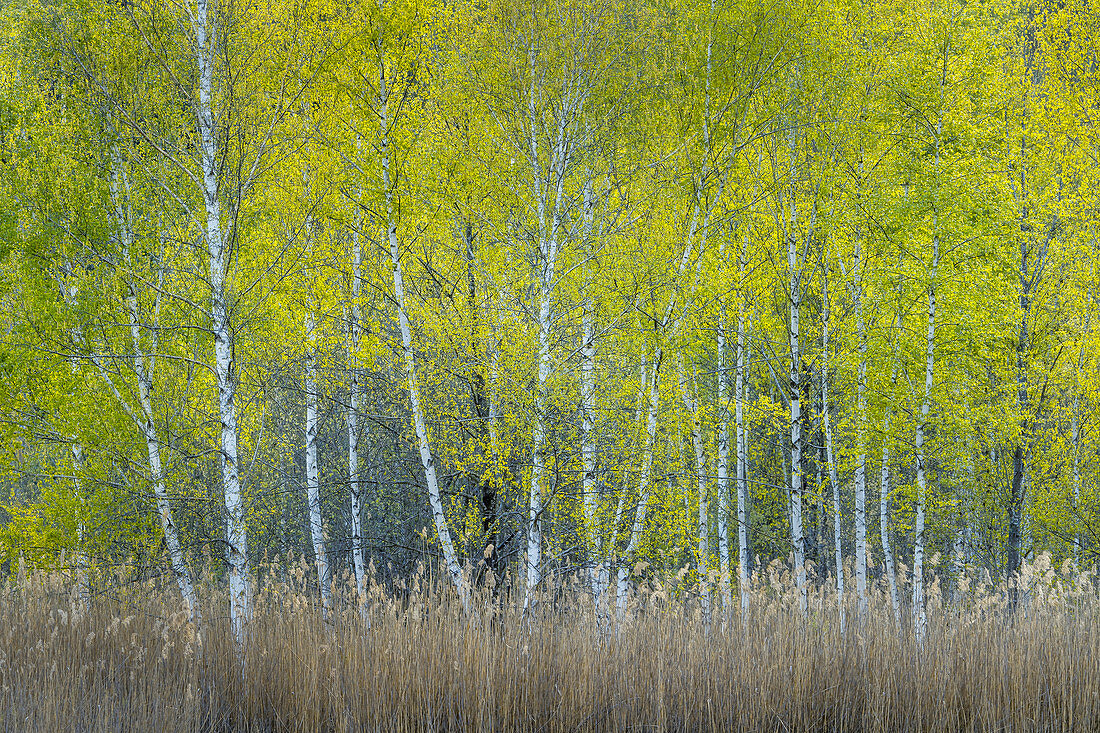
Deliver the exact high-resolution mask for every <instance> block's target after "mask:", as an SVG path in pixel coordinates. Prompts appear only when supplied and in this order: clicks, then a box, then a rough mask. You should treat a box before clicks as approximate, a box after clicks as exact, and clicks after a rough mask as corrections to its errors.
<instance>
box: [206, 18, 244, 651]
mask: <svg viewBox="0 0 1100 733" xmlns="http://www.w3.org/2000/svg"><path fill="white" fill-rule="evenodd" d="M213 13H214V11H213V9H212V8H210V7H209V3H208V0H198V1H197V12H196V13H195V15H194V16H193V31H194V34H195V51H196V57H197V58H196V60H197V62H198V67H199V68H198V71H199V74H198V97H199V98H198V105H197V107H196V110H195V112H196V119H197V127H198V145H199V158H200V162H201V168H202V193H203V204H204V207H205V210H206V231H205V235H206V249H207V257H208V259H209V268H210V272H209V282H210V322H211V330H212V331H213V333H214V366H215V369H214V371H215V377H216V382H217V387H218V415H219V418H220V421H221V451H220V452H221V456H220V460H221V473H222V490H223V493H224V495H225V514H226V530H225V533H226V534H225V540H226V543H225V556H226V558H225V559H226V564H227V565H228V568H229V617H230V625H231V626H232V629H233V636H234V638H235V639H236V641H237V645H238V647H241V646H243V644H244V640H245V625H246V623H247V621H248V619H249V618H250V617H251V615H252V597H251V591H250V588H249V580H248V530H247V527H246V524H245V508H244V497H243V496H242V494H241V480H240V465H239V457H238V448H237V433H238V427H237V405H236V391H237V370H236V365H235V363H234V359H233V342H232V339H233V334H232V329H231V328H230V323H229V297H228V295H229V292H228V291H229V286H228V284H227V283H226V265H227V252H226V247H225V236H224V232H223V231H222V210H221V200H220V197H219V188H220V187H219V184H218V166H219V162H220V161H219V156H218V149H217V141H216V134H217V133H216V129H215V124H214V107H213V104H214V103H213V89H214V59H215V58H216V57H217V52H218V51H217V49H216V48H215V41H214V39H215V37H216V34H215V25H214V17H213Z"/></svg>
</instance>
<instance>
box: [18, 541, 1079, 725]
mask: <svg viewBox="0 0 1100 733" xmlns="http://www.w3.org/2000/svg"><path fill="white" fill-rule="evenodd" d="M290 567H291V568H292V570H291V571H290V572H289V573H287V571H286V570H285V566H284V567H283V568H277V567H275V566H272V568H271V570H270V571H268V572H267V573H266V574H262V575H263V580H262V582H261V583H260V587H259V588H258V589H257V591H256V594H255V606H254V609H255V615H254V617H253V619H252V621H251V623H250V626H249V634H248V638H247V641H246V644H245V647H244V649H245V651H244V653H243V656H241V655H240V654H239V653H238V647H237V645H236V643H235V641H234V638H233V635H232V632H231V629H230V624H229V619H228V618H227V617H213V618H207V619H205V620H204V621H203V623H202V626H201V628H196V627H195V626H194V625H193V624H192V623H191V621H190V617H189V615H188V614H187V613H186V612H185V611H183V610H179V611H177V612H173V610H174V609H178V608H179V607H180V604H179V598H178V595H174V594H173V591H172V588H171V585H170V584H164V587H158V583H157V582H155V581H145V582H129V583H123V582H122V581H121V580H120V579H118V578H116V579H114V580H113V581H112V580H110V579H107V578H100V579H99V582H98V584H97V586H96V587H98V588H101V590H99V591H95V590H93V592H92V593H91V595H90V597H88V598H86V599H85V600H82V599H81V594H80V593H79V592H77V590H76V589H77V588H78V585H77V584H74V582H73V577H72V576H71V575H66V574H62V573H51V574H45V573H30V574H29V575H28V574H27V573H25V572H24V573H22V574H19V577H18V578H17V579H16V580H15V581H14V582H12V583H9V584H8V585H6V586H5V587H4V589H3V593H2V594H0V617H2V618H4V619H7V620H8V622H7V623H6V624H5V628H4V630H3V631H2V632H0V730H4V731H158V733H170V732H173V731H225V732H227V733H228V732H229V731H233V732H236V731H358V730H379V731H413V730H436V731H459V730H462V731H465V730H471V731H597V730H658V731H666V730H668V731H696V730H708V731H709V730H769V731H770V730H774V731H795V730H803V731H812V730H833V731H945V730H981V731H1009V730H1011V731H1027V730H1044V731H1047V730H1051V731H1053V730H1096V729H1097V726H1100V597H1098V595H1097V584H1096V576H1095V571H1081V572H1079V571H1077V569H1076V568H1074V567H1073V566H1072V564H1071V563H1069V562H1067V563H1066V564H1065V565H1063V567H1061V568H1053V567H1051V566H1050V561H1049V558H1048V557H1046V556H1042V557H1040V558H1038V559H1037V560H1036V562H1035V563H1033V564H1031V565H1029V566H1026V567H1025V571H1024V573H1023V574H1022V575H1021V597H1022V599H1023V600H1021V602H1020V605H1019V608H1018V610H1017V612H1016V613H1014V614H1011V613H1009V611H1008V605H1007V594H1006V592H1005V590H1006V589H1005V588H1004V586H1003V585H998V586H993V585H991V584H990V583H989V582H988V579H986V580H985V581H984V582H983V580H982V579H981V578H970V577H969V576H968V575H967V574H964V575H963V576H961V577H960V578H957V579H954V580H953V581H952V582H950V583H946V582H945V586H947V587H942V588H941V586H940V583H939V582H938V580H937V581H936V582H933V583H932V584H931V585H930V587H929V589H928V591H929V595H928V598H927V620H926V622H925V626H924V633H923V636H922V640H921V641H920V643H919V644H918V643H917V641H916V639H915V636H914V634H913V633H912V632H913V627H912V624H911V619H910V614H909V610H908V608H907V604H905V603H904V602H903V603H902V604H901V607H900V609H899V610H900V625H899V619H895V617H894V614H893V613H892V612H891V602H890V598H889V594H888V592H887V591H886V590H885V589H884V588H881V587H879V586H877V585H876V584H872V589H871V601H872V602H871V603H870V610H869V611H867V612H865V613H864V614H863V615H862V617H861V616H860V615H859V612H858V609H856V608H855V607H854V604H849V607H848V608H847V609H846V611H847V614H846V615H847V624H846V629H845V630H843V631H842V629H841V624H842V623H843V622H842V621H841V620H840V617H839V614H838V606H837V603H836V594H835V590H833V589H832V588H831V586H830V585H829V584H823V585H816V586H815V588H814V592H813V593H811V594H810V596H809V607H808V609H807V611H806V613H805V615H803V614H802V612H801V611H800V610H799V604H798V593H797V590H796V588H795V585H794V584H793V582H792V581H791V577H790V573H789V570H788V569H787V568H785V567H783V566H781V565H779V564H778V563H772V564H771V565H770V566H769V567H767V568H765V569H762V570H761V571H760V572H758V573H756V574H754V577H753V587H752V590H751V593H750V594H749V596H750V605H749V612H748V614H747V615H742V614H740V613H739V612H738V609H736V608H734V609H732V614H731V615H730V616H729V617H728V618H727V617H726V616H725V615H724V614H723V613H722V612H721V610H716V611H715V612H714V613H713V614H712V615H711V618H710V620H709V623H708V621H707V620H706V618H705V616H704V615H703V613H701V610H700V604H699V602H698V593H697V590H698V586H696V585H695V584H689V583H686V582H683V578H684V575H683V574H681V575H680V576H679V578H677V577H672V578H665V579H664V580H661V579H657V578H650V579H648V580H647V581H644V582H640V583H639V584H638V585H637V586H635V589H634V591H633V592H632V593H631V596H630V600H629V603H627V604H626V605H625V607H624V608H623V609H622V611H621V614H617V613H616V612H615V609H614V605H613V602H612V597H611V596H609V597H608V598H605V599H604V602H603V603H602V604H601V605H600V606H599V607H597V606H596V604H595V603H594V602H593V597H592V595H591V593H590V591H589V589H588V587H587V586H586V584H585V583H584V582H583V581H582V580H581V579H578V578H570V579H562V578H559V579H558V580H557V582H555V583H549V584H548V585H547V586H546V587H545V589H544V591H543V592H542V593H541V594H540V595H539V596H538V599H537V600H536V601H534V602H533V603H532V604H531V608H530V609H529V610H528V611H526V612H525V611H524V602H523V601H524V599H523V598H522V597H521V594H510V593H506V592H502V593H500V594H498V595H495V596H494V594H493V593H492V592H491V591H490V590H489V589H488V588H487V587H483V588H482V589H481V591H480V592H479V593H475V594H474V596H473V598H472V599H471V601H470V611H469V613H466V612H464V611H463V607H462V604H461V603H460V601H459V597H458V595H457V594H456V593H455V592H454V590H453V588H452V587H451V586H450V585H449V584H448V582H447V580H446V578H445V577H443V578H439V577H430V576H429V574H428V573H425V572H423V569H422V571H421V572H419V573H417V574H416V575H414V576H413V577H411V578H410V579H409V580H408V582H407V583H405V582H401V581H398V582H397V584H395V585H392V586H389V587H384V586H380V585H376V586H374V587H373V588H372V589H371V591H370V593H369V595H368V598H367V599H366V603H365V605H364V606H363V608H362V609H361V608H360V607H359V605H358V603H357V602H356V600H355V584H354V582H353V581H351V580H350V579H345V582H344V583H343V584H342V585H340V584H337V587H336V588H335V589H334V590H335V591H336V592H335V593H334V598H335V600H334V601H333V602H334V604H335V610H332V611H330V612H329V614H330V615H329V618H328V619H327V620H326V619H324V618H323V616H322V608H321V606H320V603H319V600H318V599H319V594H318V593H317V589H316V587H315V583H314V584H311V583H310V582H309V574H308V569H309V568H308V564H307V563H305V562H302V563H299V564H297V565H294V564H291V565H290ZM311 586H312V587H311ZM502 587H509V586H508V584H502ZM513 587H514V586H513ZM905 590H906V589H905V588H904V587H903V588H902V591H903V592H902V594H901V596H902V598H904V597H905V592H904V591H905ZM198 591H199V594H200V597H202V598H203V601H204V605H205V606H206V607H207V608H226V607H227V603H226V599H225V598H224V595H225V591H224V589H223V588H220V587H219V586H218V584H217V583H215V582H213V581H212V579H211V578H209V577H207V578H205V579H201V578H200V579H199V583H198Z"/></svg>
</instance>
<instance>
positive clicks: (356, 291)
mask: <svg viewBox="0 0 1100 733" xmlns="http://www.w3.org/2000/svg"><path fill="white" fill-rule="evenodd" d="M362 264H363V252H362V246H361V245H360V242H359V232H358V231H354V232H352V234H351V303H350V307H349V318H348V376H349V378H350V382H351V384H350V385H349V387H348V412H347V430H348V486H349V488H350V494H351V496H350V503H351V506H350V514H351V555H352V565H353V568H354V571H355V587H356V589H357V591H358V594H359V608H360V610H361V611H362V613H363V615H364V618H366V611H367V567H366V557H365V556H364V552H363V480H362V477H361V476H360V475H359V389H360V388H359V368H358V367H359V358H358V352H359V339H360V333H361V332H360V328H361V326H360V323H361V318H362V314H361V312H360V308H359V297H360V293H361V291H362V278H363V274H362Z"/></svg>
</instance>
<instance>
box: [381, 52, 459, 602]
mask: <svg viewBox="0 0 1100 733" xmlns="http://www.w3.org/2000/svg"><path fill="white" fill-rule="evenodd" d="M379 80H380V81H379V102H380V106H381V112H382V114H381V115H380V130H381V136H382V139H381V145H380V148H381V154H382V155H381V157H382V187H383V189H384V191H385V199H386V233H387V239H388V240H389V250H390V263H391V265H392V266H393V295H394V300H396V301H397V321H398V325H399V326H400V329H401V348H402V352H403V354H404V358H405V379H406V386H407V387H408V390H409V407H410V408H411V410H412V414H413V426H414V428H415V430H416V440H417V443H418V444H419V448H420V463H421V465H422V466H423V468H424V480H425V483H427V485H428V503H429V504H430V505H431V510H432V519H433V520H434V522H435V532H436V538H437V539H438V540H439V545H440V548H441V549H442V550H443V562H444V564H445V565H446V568H447V573H448V574H449V575H450V578H451V582H452V583H453V584H454V586H455V589H456V590H457V591H458V595H459V598H460V599H461V600H462V607H463V608H464V609H466V610H469V606H470V600H469V591H468V589H467V587H466V579H465V577H464V576H463V574H462V568H461V567H460V566H459V564H458V556H457V554H456V553H455V546H454V542H453V541H452V539H451V531H450V529H449V528H448V527H447V515H446V513H445V511H444V509H443V499H442V495H441V493H440V490H439V477H438V475H437V474H436V470H435V457H434V456H433V455H432V449H431V444H430V442H429V437H428V425H427V421H426V420H425V419H424V408H423V405H422V404H421V402H420V381H419V379H418V377H417V370H416V352H415V351H414V349H413V342H412V325H411V323H410V322H409V316H408V311H407V309H406V307H405V285H404V277H403V274H402V271H401V247H400V245H399V243H398V241H397V222H396V220H395V219H394V211H393V209H394V203H393V182H392V180H391V176H390V151H389V127H388V118H389V91H388V87H387V81H388V80H387V78H386V75H385V71H384V70H383V71H382V73H381V74H380V75H379Z"/></svg>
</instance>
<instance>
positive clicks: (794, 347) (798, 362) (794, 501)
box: [787, 202, 809, 613]
mask: <svg viewBox="0 0 1100 733" xmlns="http://www.w3.org/2000/svg"><path fill="white" fill-rule="evenodd" d="M791 211H792V214H791V220H792V228H793V221H794V204H793V202H792V204H791ZM787 267H788V269H789V272H790V290H789V293H788V295H789V298H790V323H789V326H788V331H787V334H788V338H789V343H790V350H791V371H790V390H791V391H790V419H791V424H790V438H791V442H790V449H791V495H790V504H791V545H792V547H793V549H794V572H795V583H796V585H797V587H798V602H799V607H800V608H801V609H802V612H803V613H806V612H808V610H809V598H808V596H807V590H806V547H805V537H804V535H803V530H802V354H801V350H800V348H801V347H800V345H799V330H798V329H799V324H798V316H799V312H800V310H801V308H802V285H801V269H800V267H799V263H798V242H797V238H796V237H795V236H794V233H793V231H791V232H789V233H788V235H787Z"/></svg>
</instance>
